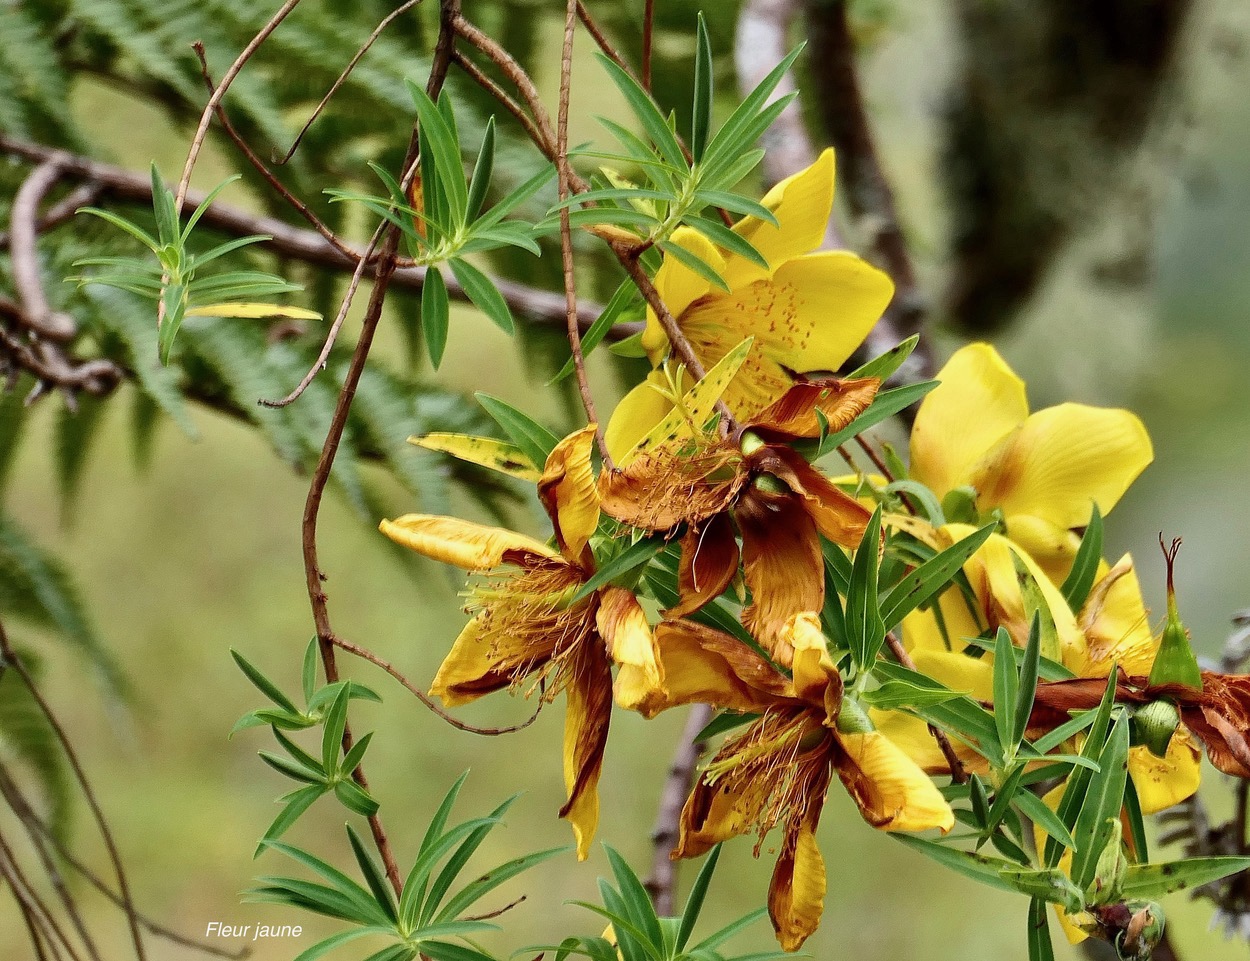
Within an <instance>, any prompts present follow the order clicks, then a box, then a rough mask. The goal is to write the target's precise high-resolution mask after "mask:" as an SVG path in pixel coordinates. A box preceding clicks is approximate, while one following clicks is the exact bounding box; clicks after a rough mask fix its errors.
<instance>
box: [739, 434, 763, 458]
mask: <svg viewBox="0 0 1250 961" xmlns="http://www.w3.org/2000/svg"><path fill="white" fill-rule="evenodd" d="M741 446H742V453H744V454H746V455H747V456H748V457H750V456H751V455H752V454H754V453H755V452H756V451H757V450H759V449H760V448H761V447H763V446H764V441H763V439H762V438H761V437H760V435H759V434H755V433H752V432H751V431H749V430H748V431H743V432H742V445H741Z"/></svg>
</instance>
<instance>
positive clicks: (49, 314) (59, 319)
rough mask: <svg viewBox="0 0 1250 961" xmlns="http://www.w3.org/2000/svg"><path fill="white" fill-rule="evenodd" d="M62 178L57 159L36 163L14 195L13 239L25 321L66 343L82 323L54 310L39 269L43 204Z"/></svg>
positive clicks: (41, 333)
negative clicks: (39, 223) (39, 227)
mask: <svg viewBox="0 0 1250 961" xmlns="http://www.w3.org/2000/svg"><path fill="white" fill-rule="evenodd" d="M60 179H61V167H60V164H58V163H57V162H56V161H55V160H45V161H44V162H43V163H41V164H40V165H39V166H38V167H36V168H35V169H34V170H33V171H32V172H31V173H30V175H29V176H27V178H26V179H25V180H24V181H22V185H21V186H20V187H19V188H18V189H17V194H16V196H14V198H13V211H12V215H11V219H10V224H9V230H10V233H11V234H12V239H13V246H12V248H11V250H10V257H11V258H12V261H13V287H14V289H15V290H16V291H17V295H18V297H19V298H20V299H21V301H22V307H23V318H24V323H25V325H26V327H27V329H28V330H30V332H31V333H32V334H34V335H35V336H36V337H38V338H40V339H43V340H51V341H57V342H61V343H63V342H65V341H68V340H72V339H73V337H74V335H75V334H76V333H77V332H78V326H77V325H76V324H75V323H74V318H73V317H70V316H69V315H68V314H63V313H58V312H56V311H53V309H52V307H51V306H50V305H49V304H48V297H47V294H45V293H44V289H43V277H42V276H41V274H40V271H39V243H38V239H37V238H38V228H37V222H38V219H39V204H40V202H41V201H42V200H43V198H44V195H45V194H46V193H47V192H48V191H49V190H51V189H52V186H53V185H54V184H55V183H56V182H57V181H58V180H60Z"/></svg>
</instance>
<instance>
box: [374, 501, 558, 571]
mask: <svg viewBox="0 0 1250 961" xmlns="http://www.w3.org/2000/svg"><path fill="white" fill-rule="evenodd" d="M378 530H380V531H381V532H382V533H383V534H385V535H386V536H387V537H389V538H390V539H391V540H393V541H394V542H395V543H396V544H402V545H403V546H404V547H407V548H410V549H411V550H414V551H416V552H417V553H418V554H424V555H425V556H426V557H431V558H433V559H434V560H436V561H442V562H443V563H445V564H455V565H456V566H457V567H461V568H464V569H465V570H466V571H488V570H490V569H491V568H493V567H498V566H499V565H500V564H503V563H519V562H523V561H524V560H525V559H526V558H527V557H557V556H559V555H557V554H556V552H555V551H553V550H552V549H551V548H550V547H548V546H547V545H546V544H543V543H542V542H541V541H537V540H535V539H534V538H532V537H526V536H525V535H524V534H517V533H515V532H513V531H509V530H504V529H503V528H501V527H487V526H485V525H484V524H474V523H473V522H472V521H462V520H460V518H458V517H440V516H437V515H434V514H405V515H404V516H403V517H399V518H396V519H395V520H393V521H385V520H384V521H382V523H381V524H379V525H378Z"/></svg>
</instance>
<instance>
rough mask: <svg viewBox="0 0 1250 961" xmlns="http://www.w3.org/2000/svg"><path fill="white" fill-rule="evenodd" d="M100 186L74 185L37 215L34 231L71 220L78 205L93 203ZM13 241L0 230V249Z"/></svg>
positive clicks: (10, 234)
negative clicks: (68, 191) (69, 190)
mask: <svg viewBox="0 0 1250 961" xmlns="http://www.w3.org/2000/svg"><path fill="white" fill-rule="evenodd" d="M100 192H101V188H100V187H98V186H96V185H94V184H82V185H81V186H78V187H75V188H74V189H73V190H72V191H71V192H70V193H68V194H66V195H65V196H64V197H62V198H61V199H60V200H58V201H57V202H56V203H54V204H53V205H52V206H51V207H49V208H48V209H47V210H45V211H44V212H43V213H42V214H40V215H39V217H38V219H37V220H36V221H35V232H36V233H40V234H43V233H47V232H48V231H49V230H52V229H54V228H56V227H59V226H61V224H63V223H65V222H66V221H67V220H71V219H72V218H73V217H74V215H75V214H76V213H78V208H79V207H85V206H87V205H88V204H93V203H95V202H96V199H97V198H98V197H99V196H100ZM12 243H13V234H12V233H11V232H10V231H8V230H0V250H8V249H9V247H10V246H11V245H12Z"/></svg>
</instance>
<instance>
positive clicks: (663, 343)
mask: <svg viewBox="0 0 1250 961" xmlns="http://www.w3.org/2000/svg"><path fill="white" fill-rule="evenodd" d="M669 243H670V244H676V245H677V246H679V247H681V248H682V249H683V250H687V251H689V252H690V253H691V254H693V255H694V256H696V257H698V258H699V259H700V260H702V261H703V262H704V263H705V264H707V265H708V266H709V267H711V268H712V269H713V270H715V271H716V272H717V273H718V274H721V275H722V277H723V275H724V273H725V258H724V257H723V256H721V253H720V251H719V250H717V249H716V247H715V246H713V244H712V242H711V241H710V240H708V239H707V238H706V237H705V236H703V234H701V233H699V232H698V231H697V230H695V229H693V228H691V227H678V228H677V229H676V230H675V231H673V236H672V237H671V238H670V240H669ZM711 289H712V285H711V284H709V283H708V281H707V280H706V279H705V278H704V277H703V276H702V275H701V274H697V273H695V272H694V271H693V270H691V269H690V268H689V267H687V266H686V265H685V264H683V263H682V262H681V261H680V260H678V259H677V258H676V257H670V256H666V257H665V258H664V261H663V263H661V264H660V269H659V270H657V271H656V274H655V290H656V293H658V294H659V295H660V299H661V300H662V301H664V306H665V307H667V308H668V311H669V313H670V314H672V315H673V317H674V319H676V320H677V321H678V323H680V321H681V316H682V314H684V313H685V312H686V308H687V307H689V306H690V305H691V304H692V303H694V302H695V301H696V300H698V299H699V298H700V297H702V296H703V295H704V294H706V293H708V292H709V291H710V290H711ZM642 346H643V349H644V350H646V352H647V354H648V356H650V358H651V362H652V363H653V364H656V363H659V361H660V360H661V358H662V356H663V355H664V354H665V353H667V352H668V335H666V334H665V333H664V328H663V327H661V326H660V321H659V319H658V318H657V317H656V316H655V312H654V311H653V310H651V308H650V307H648V308H647V326H646V328H645V329H644V330H643V333H642Z"/></svg>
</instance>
